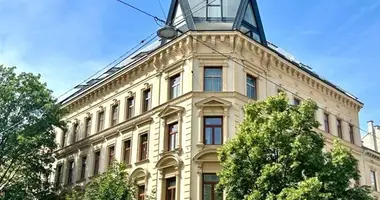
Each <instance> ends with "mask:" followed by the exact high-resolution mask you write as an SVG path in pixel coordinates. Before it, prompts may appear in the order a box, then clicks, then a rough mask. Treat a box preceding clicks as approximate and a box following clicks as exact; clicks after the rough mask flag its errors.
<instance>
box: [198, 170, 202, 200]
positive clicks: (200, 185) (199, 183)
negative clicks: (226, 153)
mask: <svg viewBox="0 0 380 200" xmlns="http://www.w3.org/2000/svg"><path fill="white" fill-rule="evenodd" d="M197 182H198V184H197V186H198V188H197V197H198V198H197V199H202V164H201V163H200V164H198V165H197Z"/></svg>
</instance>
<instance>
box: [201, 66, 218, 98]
mask: <svg viewBox="0 0 380 200" xmlns="http://www.w3.org/2000/svg"><path fill="white" fill-rule="evenodd" d="M204 83H205V85H204V90H205V91H212V92H220V91H222V68H220V67H206V68H205V77H204Z"/></svg>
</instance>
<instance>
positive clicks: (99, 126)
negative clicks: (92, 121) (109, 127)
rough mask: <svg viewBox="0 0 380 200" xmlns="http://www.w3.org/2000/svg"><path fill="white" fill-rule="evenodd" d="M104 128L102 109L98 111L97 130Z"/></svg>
mask: <svg viewBox="0 0 380 200" xmlns="http://www.w3.org/2000/svg"><path fill="white" fill-rule="evenodd" d="M103 129H104V111H100V112H99V114H98V132H100V131H102V130H103Z"/></svg>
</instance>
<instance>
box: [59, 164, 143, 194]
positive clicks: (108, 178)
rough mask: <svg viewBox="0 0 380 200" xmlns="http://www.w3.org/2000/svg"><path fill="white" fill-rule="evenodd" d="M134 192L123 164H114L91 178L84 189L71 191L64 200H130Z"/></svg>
mask: <svg viewBox="0 0 380 200" xmlns="http://www.w3.org/2000/svg"><path fill="white" fill-rule="evenodd" d="M135 194H136V193H135V186H134V184H132V183H131V182H130V181H129V178H128V173H127V172H126V167H125V165H124V164H114V165H113V167H111V168H110V169H108V170H107V171H106V172H105V173H103V174H101V175H99V176H97V177H95V178H94V179H92V180H91V182H90V183H89V184H88V185H87V186H86V188H85V190H84V191H73V192H72V193H71V194H70V195H69V196H68V197H67V198H66V200H103V199H112V200H132V199H135V196H136V195H135Z"/></svg>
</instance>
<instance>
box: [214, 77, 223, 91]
mask: <svg viewBox="0 0 380 200" xmlns="http://www.w3.org/2000/svg"><path fill="white" fill-rule="evenodd" d="M213 91H216V92H220V91H222V78H214V81H213Z"/></svg>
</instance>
